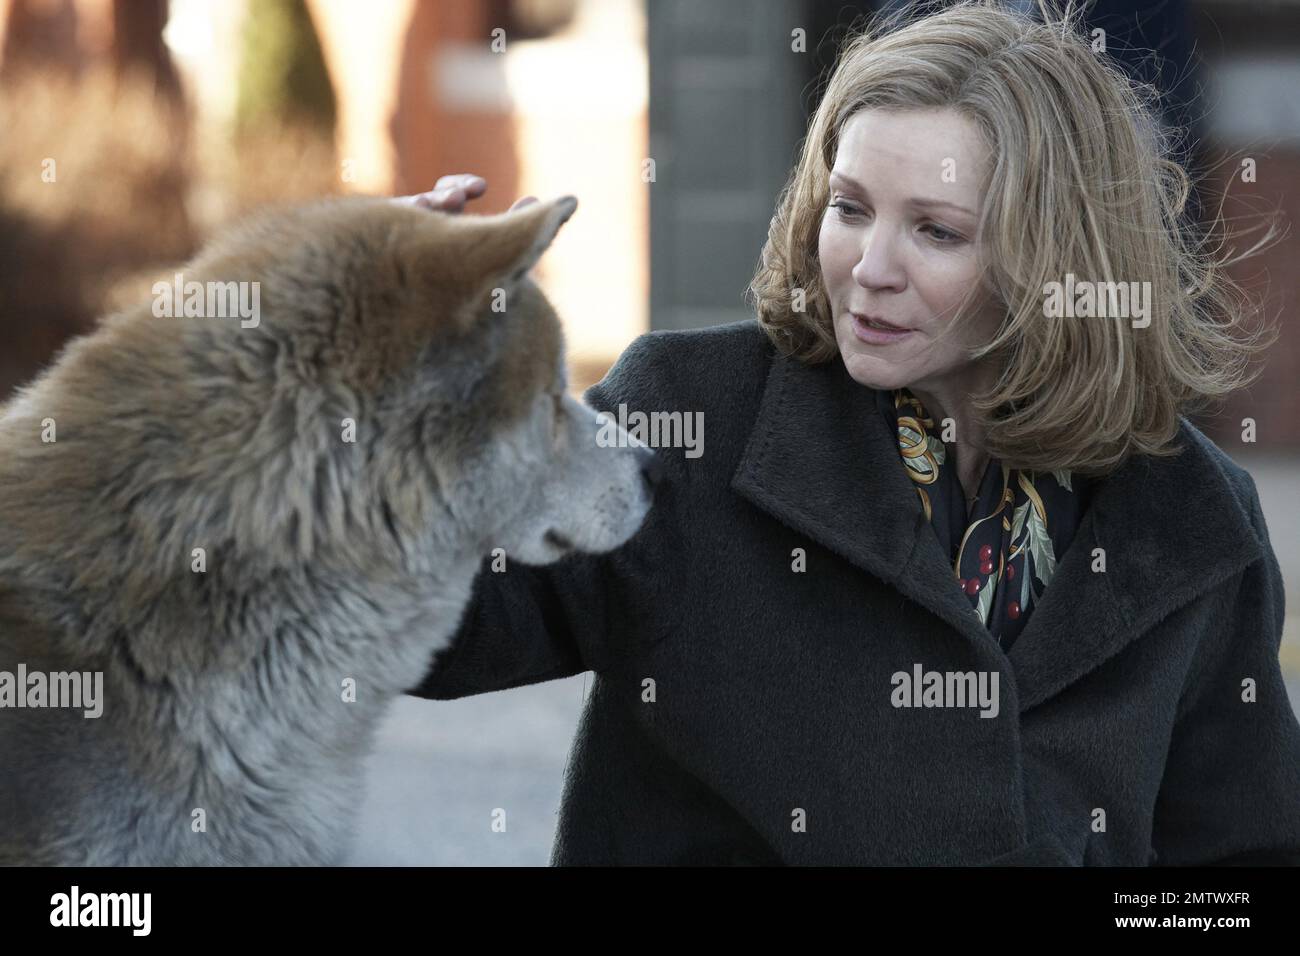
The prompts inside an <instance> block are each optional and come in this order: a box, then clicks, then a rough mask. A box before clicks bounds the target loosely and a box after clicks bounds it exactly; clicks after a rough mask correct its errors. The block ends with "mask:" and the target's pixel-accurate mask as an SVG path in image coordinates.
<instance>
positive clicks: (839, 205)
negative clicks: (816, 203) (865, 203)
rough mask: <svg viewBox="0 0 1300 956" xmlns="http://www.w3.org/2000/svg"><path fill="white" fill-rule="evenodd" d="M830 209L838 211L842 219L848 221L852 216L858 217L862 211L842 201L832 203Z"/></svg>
mask: <svg viewBox="0 0 1300 956" xmlns="http://www.w3.org/2000/svg"><path fill="white" fill-rule="evenodd" d="M830 208H831V209H834V210H836V211H837V212H838V213H839V214H840V218H841V219H847V218H849V217H850V216H856V215H858V214H859V213H860V212H861V210H860V209H858V208H857V207H856V206H851V205H849V204H848V203H846V202H844V201H843V200H842V199H840V200H836V201H835V202H833V203H831V205H830Z"/></svg>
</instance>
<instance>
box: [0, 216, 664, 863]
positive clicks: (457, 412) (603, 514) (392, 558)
mask: <svg viewBox="0 0 1300 956" xmlns="http://www.w3.org/2000/svg"><path fill="white" fill-rule="evenodd" d="M576 205H577V203H576V200H574V199H573V198H572V197H563V198H561V199H558V200H555V201H553V202H549V203H537V204H534V205H531V206H527V207H524V208H522V209H520V210H516V211H513V212H510V213H505V214H501V215H498V216H486V217H485V216H453V215H448V214H443V213H432V212H426V211H423V210H419V209H416V208H414V207H411V206H406V205H401V204H399V203H395V202H392V201H388V200H383V199H362V198H353V199H342V200H332V201H326V202H322V203H317V204H314V205H310V206H305V207H302V208H297V209H290V210H284V209H279V210H275V211H272V212H270V213H266V214H263V215H262V216H260V217H258V218H257V219H255V220H253V221H250V222H248V223H246V224H244V225H243V226H241V227H240V228H238V229H236V230H234V231H232V232H231V233H229V234H227V235H225V236H223V237H221V238H219V239H218V240H216V241H215V242H213V243H212V244H211V245H210V246H209V247H208V248H207V249H205V250H204V251H203V252H202V253H201V254H200V255H199V256H198V257H197V258H196V259H195V260H194V261H193V262H192V263H190V264H189V266H187V267H186V268H185V269H184V270H182V272H183V276H184V279H185V280H186V281H199V282H206V281H209V280H215V281H222V282H228V281H248V282H251V281H257V282H260V284H261V286H260V292H261V317H260V324H259V325H257V327H255V328H245V327H243V326H242V325H241V322H240V320H239V319H238V318H216V317H208V318H193V317H192V318H159V317H156V316H155V315H154V314H153V309H152V308H151V303H142V304H141V305H140V306H139V307H138V308H136V309H134V310H131V311H127V312H123V313H119V314H116V315H114V316H112V317H110V318H108V319H107V320H105V321H104V322H103V323H102V324H101V326H100V327H99V328H98V329H97V330H96V331H95V332H94V333H93V334H91V335H89V336H86V337H84V338H82V339H79V340H75V341H73V342H72V343H70V344H69V346H68V347H67V348H66V349H65V351H64V352H63V354H62V355H61V356H60V357H59V358H58V360H57V361H56V362H55V364H54V365H53V366H52V367H51V368H50V369H48V370H47V371H46V372H45V373H44V374H43V375H41V376H40V377H39V378H38V379H37V380H36V381H35V382H34V383H33V384H31V385H30V386H29V387H27V388H26V389H25V390H23V391H22V392H21V393H19V394H18V395H17V396H16V397H14V398H13V399H12V400H11V401H10V402H9V403H8V404H7V405H5V406H4V407H3V408H0V449H3V456H0V670H4V671H8V672H10V673H14V672H16V669H17V665H18V664H19V663H23V664H25V665H26V668H27V671H28V672H32V671H45V672H60V671H62V672H67V671H102V673H103V681H104V684H103V698H104V702H103V714H102V716H101V717H99V718H97V719H94V718H87V717H85V716H83V713H82V711H81V710H69V709H10V708H7V707H6V708H0V861H3V862H6V863H37V864H91V865H99V864H115V865H121V864H226V863H229V864H310V863H327V862H338V861H340V859H341V858H342V856H343V855H344V853H345V851H346V850H347V847H348V836H349V832H350V830H351V829H352V825H353V823H354V818H355V814H356V811H357V808H358V805H359V802H360V795H361V794H360V791H361V783H362V765H363V758H364V756H365V753H366V752H367V749H368V745H369V743H370V741H371V739H372V737H373V735H374V731H375V729H376V726H377V724H378V722H379V720H380V718H381V716H382V715H383V713H384V711H385V709H386V705H388V704H389V703H390V702H391V701H392V700H393V699H394V698H395V697H397V696H398V695H400V694H401V693H402V692H403V691H404V690H405V689H407V688H410V687H412V686H414V685H415V684H416V683H418V682H419V680H420V679H421V678H422V676H423V675H424V673H425V672H426V670H427V668H428V666H429V663H430V661H431V659H432V657H433V653H434V652H435V651H436V650H438V649H440V648H442V647H444V646H445V645H446V644H447V643H448V641H449V639H450V637H451V635H452V634H453V632H454V630H455V628H456V626H457V624H458V622H459V619H460V617H461V614H462V612H463V610H464V606H465V603H466V601H467V599H468V596H469V593H470V589H471V584H472V581H473V578H474V575H475V573H476V571H477V570H478V568H479V567H480V562H481V561H482V559H483V558H484V557H485V556H487V555H489V554H490V553H492V552H493V550H494V549H496V548H501V549H503V551H504V553H505V560H507V561H511V560H520V561H523V562H525V563H547V562H550V561H553V560H556V559H558V558H560V557H562V556H563V555H564V554H565V553H567V552H568V551H570V550H579V551H593V552H597V551H603V550H608V549H612V548H614V547H617V546H618V545H620V544H621V543H622V542H623V541H625V540H626V539H627V538H628V537H630V536H631V535H632V533H633V532H634V531H635V530H636V529H637V527H639V525H640V523H641V521H642V519H643V518H644V516H645V513H646V511H647V509H648V508H649V504H650V494H651V489H650V487H649V482H648V481H647V480H646V479H647V475H648V474H649V473H650V472H649V468H650V463H649V462H648V458H649V457H652V454H653V453H651V452H649V451H648V450H647V449H646V448H644V446H641V447H638V446H637V445H636V443H635V442H632V441H620V442H619V447H598V443H597V441H596V436H597V432H598V429H599V422H598V421H597V418H596V416H595V414H594V412H592V411H591V410H590V409H588V408H586V407H585V406H584V405H582V404H581V403H579V402H577V401H575V400H574V399H572V398H571V397H568V396H567V395H565V394H564V372H563V355H562V353H563V348H562V340H561V333H560V326H559V322H558V319H557V317H556V315H555V313H554V311H553V310H552V308H551V307H550V305H549V304H548V303H547V301H546V299H545V298H544V296H543V295H542V293H541V292H540V291H539V289H538V288H537V286H536V285H535V284H534V283H533V282H532V280H531V279H530V278H529V276H528V275H527V270H528V269H529V268H530V267H531V266H532V265H533V264H534V263H535V262H536V261H537V259H538V257H539V256H540V255H541V254H542V252H543V251H544V250H545V249H546V247H547V246H549V245H550V243H551V241H552V239H553V238H554V236H555V234H556V232H557V230H558V229H559V227H560V225H561V224H562V223H563V222H564V221H565V220H567V219H568V218H569V216H570V215H571V214H572V213H573V211H574V209H575V207H576ZM502 305H504V311H502V310H501V306H502ZM344 419H352V420H354V421H355V435H356V438H355V441H354V442H348V441H345V440H344V427H345V426H344ZM46 420H52V421H53V424H54V428H55V432H54V435H55V438H56V440H55V441H53V442H49V441H45V440H43V438H42V435H43V430H44V428H45V426H46V425H48V424H49V422H47V421H46ZM46 437H48V435H47V436H46ZM620 437H621V438H624V439H626V436H625V435H624V436H620ZM197 548H202V549H204V551H205V554H206V570H205V571H202V572H199V571H196V570H194V568H195V567H196V564H195V557H194V553H195V549H197ZM348 681H353V682H355V701H354V702H350V701H347V700H345V697H347V696H348V694H347V693H346V692H345V689H346V687H348V686H350V685H349V684H348V683H347V682H348ZM19 690H20V693H21V692H23V690H24V689H23V688H20V689H19ZM198 811H202V813H199V812H198Z"/></svg>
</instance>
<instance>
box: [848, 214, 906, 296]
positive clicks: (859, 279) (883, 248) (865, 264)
mask: <svg viewBox="0 0 1300 956" xmlns="http://www.w3.org/2000/svg"><path fill="white" fill-rule="evenodd" d="M853 281H854V282H856V283H857V284H858V285H860V286H862V287H863V288H864V289H890V290H893V291H898V290H900V289H902V288H903V286H904V285H905V284H906V280H905V279H904V276H903V270H902V268H901V267H900V264H899V262H898V257H897V255H896V249H895V248H894V240H893V237H892V236H891V235H890V233H889V232H888V230H886V229H885V228H883V227H882V226H881V225H880V224H879V223H876V224H875V225H873V226H872V228H871V230H870V232H869V233H868V234H867V240H866V245H865V246H864V247H863V250H862V256H861V258H859V259H858V262H857V264H856V265H855V266H854V267H853Z"/></svg>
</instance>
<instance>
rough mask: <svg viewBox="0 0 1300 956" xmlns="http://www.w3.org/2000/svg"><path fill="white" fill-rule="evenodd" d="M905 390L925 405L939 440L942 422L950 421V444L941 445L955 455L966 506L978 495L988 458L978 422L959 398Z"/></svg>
mask: <svg viewBox="0 0 1300 956" xmlns="http://www.w3.org/2000/svg"><path fill="white" fill-rule="evenodd" d="M908 391H910V392H911V393H912V394H913V395H915V396H916V397H917V398H918V399H920V402H921V404H922V405H923V406H925V411H926V414H927V415H929V416H930V418H931V419H933V420H934V423H935V427H936V428H938V430H939V435H940V436H941V437H942V436H943V435H944V434H945V431H946V429H945V428H944V427H943V424H942V423H943V420H944V419H945V418H951V419H952V424H953V427H952V431H951V434H952V436H953V441H950V442H945V443H944V444H946V445H947V446H948V448H949V449H950V450H952V451H954V452H955V454H956V458H957V478H958V480H959V481H960V482H961V486H962V489H963V491H964V492H965V495H966V501H967V503H969V502H970V501H971V499H973V498H974V497H975V496H976V495H977V494H979V487H980V479H982V478H983V477H984V469H985V467H987V465H988V455H987V453H986V452H985V451H984V429H983V427H982V426H981V424H980V422H979V419H978V418H977V416H976V415H975V414H974V411H973V410H972V409H971V408H970V407H969V403H967V402H963V401H961V399H960V396H959V395H952V394H949V393H947V392H936V391H933V390H929V389H923V388H922V389H918V388H910V387H909V389H908ZM965 394H970V393H969V392H966V393H965Z"/></svg>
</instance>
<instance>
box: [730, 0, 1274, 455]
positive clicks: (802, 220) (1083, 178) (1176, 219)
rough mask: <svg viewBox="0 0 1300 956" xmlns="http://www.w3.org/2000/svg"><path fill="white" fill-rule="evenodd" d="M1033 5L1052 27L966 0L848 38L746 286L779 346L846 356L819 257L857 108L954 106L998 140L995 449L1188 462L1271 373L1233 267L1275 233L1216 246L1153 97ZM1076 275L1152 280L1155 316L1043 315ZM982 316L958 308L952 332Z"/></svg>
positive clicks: (988, 268) (990, 435)
mask: <svg viewBox="0 0 1300 956" xmlns="http://www.w3.org/2000/svg"><path fill="white" fill-rule="evenodd" d="M1040 12H1041V13H1042V14H1043V21H1042V22H1039V21H1037V20H1035V19H1033V18H1031V17H1029V16H1027V15H1024V14H1021V13H1017V12H1015V11H1012V10H1009V9H1007V8H1005V7H1004V6H1003V5H1001V4H999V3H997V2H995V0H963V2H958V3H956V4H953V5H951V6H947V7H944V8H942V9H937V10H934V11H933V12H930V13H929V14H928V15H926V16H924V17H922V18H920V19H916V20H913V21H911V22H906V23H901V24H900V21H899V20H898V19H895V18H891V19H888V20H885V21H880V22H878V23H877V25H876V27H875V28H869V29H867V30H866V31H863V32H855V33H853V34H852V35H850V37H849V38H848V40H847V42H846V43H845V45H844V46H843V47H842V48H841V51H840V53H839V56H838V58H837V60H836V66H835V68H834V70H833V72H832V74H831V76H830V79H829V81H828V83H827V85H826V89H825V93H824V95H823V97H822V99H821V102H820V104H819V105H818V107H817V110H816V112H815V114H814V115H813V117H812V121H811V123H810V126H809V131H808V135H807V137H806V138H805V139H804V141H803V144H802V147H801V154H800V158H799V160H798V162H797V164H796V166H795V168H794V170H793V171H792V172H791V175H790V178H789V181H788V182H787V183H786V185H785V187H784V188H783V190H782V192H781V194H780V196H779V198H778V201H777V209H776V214H775V216H774V217H773V218H772V222H771V226H770V228H769V231H768V239H767V243H766V244H765V246H764V247H763V252H762V259H761V263H760V265H759V268H758V270H757V272H756V274H755V276H754V279H753V281H752V282H751V283H750V286H749V290H748V293H747V295H748V297H749V299H750V301H751V304H752V305H753V306H754V308H755V310H756V312H757V315H758V319H759V322H760V324H761V325H762V327H763V329H764V330H765V331H766V332H767V335H768V336H769V338H770V339H771V340H772V342H773V343H774V344H775V345H776V347H777V348H778V349H779V350H780V351H781V352H783V353H785V354H787V355H791V356H793V357H795V358H797V359H798V360H800V361H803V362H806V363H809V364H814V363H820V362H825V361H829V360H831V359H833V358H834V357H835V355H836V354H837V353H838V346H837V345H836V340H835V330H834V326H833V318H832V316H831V312H830V308H829V306H828V303H827V299H826V291H825V288H824V286H823V284H822V279H821V270H820V264H819V261H818V255H817V249H818V233H819V230H820V227H821V220H822V216H823V214H824V211H825V209H826V207H827V204H828V201H829V198H830V197H829V192H830V190H829V176H830V171H831V169H832V166H833V164H834V161H835V153H836V148H837V144H838V140H839V135H840V131H841V130H842V128H843V127H844V124H845V123H846V122H847V121H848V120H849V118H850V117H852V116H853V115H854V114H855V113H857V112H858V111H859V110H863V109H884V110H917V109H944V108H946V109H953V110H955V111H957V112H958V113H959V114H960V115H963V116H966V117H968V118H969V119H970V120H972V121H973V122H974V124H975V125H976V127H977V128H978V129H979V130H980V132H981V134H982V136H983V138H984V140H985V143H986V145H987V147H988V148H989V150H990V157H991V160H990V170H991V172H990V174H989V181H988V183H987V185H986V192H985V195H984V201H983V208H982V210H980V225H979V240H978V255H979V256H980V262H981V266H982V270H981V271H982V274H983V276H984V283H985V286H984V289H985V291H987V292H989V293H992V294H993V295H994V296H996V297H997V298H998V300H999V304H1000V305H1005V317H1004V319H1003V321H1002V323H1001V325H1000V327H999V329H998V331H997V332H996V334H995V336H994V338H993V339H992V340H991V341H990V342H988V343H987V344H986V345H984V346H983V347H981V348H979V349H977V350H975V351H974V352H972V354H971V357H972V359H973V360H980V359H983V358H984V357H985V356H993V358H992V359H991V361H995V362H997V363H998V370H999V371H998V377H997V380H996V384H995V385H994V386H993V387H992V389H991V390H990V391H989V392H987V393H984V394H980V395H973V396H971V401H972V406H973V407H974V408H975V410H976V414H978V415H979V416H980V417H981V419H982V421H983V422H984V424H985V427H986V429H987V431H986V436H987V437H986V441H985V450H986V451H987V452H988V453H989V454H990V455H991V456H994V457H997V458H1001V459H1002V460H1003V461H1005V462H1007V463H1008V464H1010V465H1012V466H1014V467H1020V468H1033V469H1038V470H1044V471H1047V470H1054V469H1069V470H1075V471H1079V472H1081V473H1085V474H1096V475H1104V474H1107V473H1109V472H1111V471H1113V470H1114V469H1115V468H1117V467H1118V466H1119V465H1120V464H1122V463H1123V462H1124V461H1125V460H1126V459H1127V458H1128V457H1129V456H1130V455H1132V454H1135V453H1142V454H1150V455H1171V454H1175V453H1177V452H1178V451H1179V449H1178V448H1177V447H1175V446H1174V439H1175V437H1176V436H1177V434H1178V430H1179V416H1180V415H1181V414H1184V413H1190V412H1193V411H1196V410H1200V409H1202V408H1204V407H1205V406H1207V405H1208V404H1209V403H1211V402H1212V401H1214V400H1216V399H1219V398H1221V397H1222V396H1225V395H1227V394H1228V393H1230V392H1232V391H1234V390H1236V389H1238V388H1241V387H1243V386H1244V385H1246V384H1248V383H1249V382H1250V381H1251V380H1252V379H1253V378H1254V377H1255V375H1257V374H1258V370H1256V371H1255V372H1254V373H1253V374H1252V373H1251V371H1250V369H1251V359H1252V357H1253V356H1254V354H1255V353H1256V352H1258V351H1260V350H1262V349H1263V348H1265V347H1267V345H1268V344H1270V343H1271V342H1272V341H1273V339H1274V338H1275V337H1276V331H1275V330H1274V329H1271V328H1269V327H1267V326H1265V325H1264V324H1262V323H1261V324H1260V325H1259V326H1257V327H1255V328H1254V329H1253V330H1250V329H1248V328H1247V324H1246V323H1245V322H1244V321H1243V320H1244V319H1245V318H1246V317H1247V316H1249V315H1255V314H1257V313H1258V311H1259V310H1258V307H1257V306H1254V304H1253V303H1252V302H1250V301H1249V300H1248V297H1247V296H1246V294H1245V292H1244V291H1243V290H1242V288H1241V287H1240V286H1238V285H1237V284H1235V283H1234V282H1233V281H1232V280H1230V279H1229V278H1228V277H1227V275H1226V274H1225V272H1224V268H1225V267H1226V266H1228V265H1230V264H1231V263H1233V262H1236V261H1238V260H1239V259H1242V258H1245V256H1247V255H1251V254H1253V253H1254V252H1257V251H1258V250H1259V249H1260V248H1262V247H1263V246H1264V245H1265V244H1266V243H1267V242H1268V241H1269V240H1271V239H1272V238H1273V237H1274V236H1275V235H1276V229H1275V228H1274V227H1273V226H1272V225H1271V224H1270V225H1269V228H1268V231H1267V235H1266V236H1265V237H1264V238H1263V239H1261V240H1260V241H1259V242H1257V243H1256V244H1255V245H1254V247H1253V248H1251V249H1250V250H1248V251H1247V252H1246V253H1243V254H1241V255H1237V256H1229V255H1224V254H1222V250H1223V247H1224V240H1223V239H1222V238H1220V239H1219V240H1218V241H1217V242H1215V243H1211V242H1210V240H1209V238H1208V236H1209V235H1210V233H1207V234H1206V235H1205V236H1202V237H1199V238H1197V237H1194V236H1193V234H1192V231H1191V230H1190V229H1189V228H1188V225H1189V224H1188V223H1187V222H1186V221H1185V220H1184V209H1185V206H1186V203H1187V199H1188V196H1189V193H1190V190H1191V179H1190V177H1189V175H1188V173H1187V172H1186V171H1185V170H1184V168H1183V167H1182V165H1181V164H1180V163H1179V162H1178V161H1177V160H1176V159H1174V158H1173V156H1174V153H1173V149H1174V142H1175V137H1176V135H1177V131H1172V130H1167V129H1163V128H1162V127H1161V126H1160V123H1159V122H1158V120H1157V115H1158V114H1157V109H1156V105H1155V104H1156V102H1157V98H1156V94H1155V91H1154V90H1152V89H1150V88H1149V87H1144V86H1141V85H1139V84H1137V83H1135V82H1134V81H1132V80H1130V79H1129V78H1128V77H1127V76H1126V75H1125V74H1123V73H1121V72H1120V71H1119V70H1118V68H1116V67H1115V66H1113V65H1111V64H1108V63H1107V62H1106V60H1105V59H1104V57H1102V56H1099V55H1097V54H1094V53H1093V52H1092V50H1091V48H1090V46H1089V44H1088V43H1087V42H1086V41H1085V40H1084V39H1082V37H1081V36H1080V26H1079V17H1080V15H1081V13H1080V10H1079V9H1078V8H1071V7H1067V8H1066V9H1064V10H1059V9H1051V8H1049V7H1048V6H1047V4H1046V3H1045V0H1040ZM1215 225H1216V228H1217V227H1218V226H1219V225H1221V217H1220V219H1218V220H1216V223H1215ZM1066 273H1074V274H1075V275H1076V276H1078V277H1079V278H1085V279H1090V280H1094V281H1099V280H1101V281H1106V282H1112V281H1126V282H1129V281H1149V282H1150V283H1151V286H1150V290H1151V295H1150V300H1149V306H1150V316H1149V318H1150V324H1149V325H1148V326H1146V327H1144V328H1133V327H1132V326H1131V323H1130V320H1129V319H1126V318H1114V317H1112V318H1086V319H1064V318H1054V319H1048V318H1045V315H1044V293H1045V286H1046V285H1047V284H1048V283H1052V282H1056V283H1061V282H1064V281H1065V276H1066ZM978 291H979V290H973V293H977V292H978ZM800 292H802V295H800V294H799V293H800ZM974 298H975V295H974V294H972V295H971V296H970V297H968V302H969V301H972V300H973V299H974ZM796 303H798V304H801V305H802V306H803V308H802V309H799V308H796ZM970 314H971V312H970V311H969V310H967V309H965V308H963V310H961V312H960V313H959V314H958V315H957V316H956V317H955V318H954V320H953V323H954V324H953V326H952V327H955V325H956V323H958V322H961V321H963V320H964V319H966V318H969V316H970ZM952 327H950V329H951V328H952Z"/></svg>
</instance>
